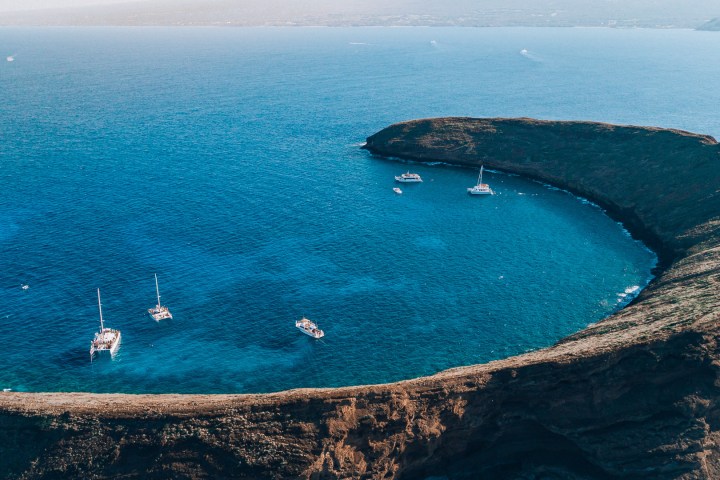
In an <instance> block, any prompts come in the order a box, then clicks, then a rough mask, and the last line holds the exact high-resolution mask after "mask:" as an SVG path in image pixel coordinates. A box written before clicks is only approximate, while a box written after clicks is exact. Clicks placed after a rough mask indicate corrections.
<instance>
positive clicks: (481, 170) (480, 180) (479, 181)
mask: <svg viewBox="0 0 720 480" xmlns="http://www.w3.org/2000/svg"><path fill="white" fill-rule="evenodd" d="M483 168H485V165H480V179H479V180H478V183H482V172H483Z"/></svg>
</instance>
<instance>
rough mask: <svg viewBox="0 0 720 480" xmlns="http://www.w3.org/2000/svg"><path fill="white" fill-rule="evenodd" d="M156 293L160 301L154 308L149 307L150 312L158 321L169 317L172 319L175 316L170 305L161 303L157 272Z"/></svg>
mask: <svg viewBox="0 0 720 480" xmlns="http://www.w3.org/2000/svg"><path fill="white" fill-rule="evenodd" d="M155 293H156V294H157V302H158V303H157V305H155V306H154V307H153V308H148V313H149V314H150V316H151V317H152V318H153V319H154V320H155V321H156V322H159V321H160V320H166V319H168V318H169V319H170V320H172V318H173V316H172V313H170V310H169V309H168V307H165V306H163V305H160V288H159V287H158V279H157V273H156V274H155Z"/></svg>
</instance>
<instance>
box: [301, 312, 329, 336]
mask: <svg viewBox="0 0 720 480" xmlns="http://www.w3.org/2000/svg"><path fill="white" fill-rule="evenodd" d="M295 326H296V327H297V328H298V330H300V331H301V332H303V333H304V334H305V335H310V336H311V337H313V338H320V337H322V336H324V335H325V332H323V331H322V330H320V329H319V328H318V326H317V325H316V324H315V322H313V321H311V320H309V319H307V318H305V317H303V318H301V319H300V320H298V321H296V322H295Z"/></svg>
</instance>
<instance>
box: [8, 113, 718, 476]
mask: <svg viewBox="0 0 720 480" xmlns="http://www.w3.org/2000/svg"><path fill="white" fill-rule="evenodd" d="M366 148H367V149H368V150H370V151H371V152H373V153H375V154H379V155H384V156H392V157H402V158H409V159H414V160H418V161H438V160H441V161H446V162H449V163H455V164H461V165H468V166H477V165H479V164H480V163H484V165H485V166H486V167H490V168H498V169H503V170H506V171H512V172H517V173H522V174H524V175H529V176H532V177H534V178H539V179H542V180H544V181H547V182H549V183H553V184H555V185H558V186H561V187H563V188H567V189H570V190H572V191H574V192H577V193H579V194H581V195H583V196H586V197H588V198H591V199H593V200H595V201H597V202H598V203H600V204H602V205H603V206H605V207H606V208H608V211H609V212H610V213H611V214H612V215H614V216H616V217H617V218H620V219H622V220H623V221H625V223H626V224H627V225H628V226H629V227H630V228H631V229H632V231H633V232H634V233H636V234H638V235H641V236H642V238H644V239H645V240H646V241H649V242H650V243H651V244H652V245H653V246H654V247H656V248H657V249H658V250H659V251H660V253H661V255H662V258H663V261H664V264H663V265H664V270H663V271H661V272H659V275H658V277H657V278H656V279H655V280H654V281H653V282H652V283H651V285H650V286H649V287H648V288H646V289H645V290H644V291H643V292H642V293H641V294H640V296H639V297H638V298H637V299H636V301H634V302H633V303H632V304H631V305H630V306H628V307H626V308H625V309H624V310H622V311H621V312H619V313H618V314H616V315H614V316H612V317H610V318H608V319H606V320H604V321H602V322H599V323H597V324H595V325H593V326H591V327H588V328H587V329H585V330H583V331H581V332H578V333H577V334H575V335H572V336H570V337H568V338H566V339H564V340H563V341H561V342H559V343H558V344H557V345H555V346H553V347H551V348H548V349H544V350H540V351H537V352H532V353H529V354H526V355H522V356H518V357H512V358H509V359H506V360H501V361H496V362H491V363H489V364H485V365H475V366H470V367H462V368H456V369H452V370H448V371H445V372H442V373H440V374H438V375H434V376H432V377H425V378H419V379H415V380H410V381H406V382H399V383H395V384H388V385H376V386H364V387H351V388H342V389H318V390H293V391H289V392H283V393H278V394H269V395H207V396H206V395H96V394H72V393H67V394H63V393H52V394H26V393H2V394H0V477H2V478H118V477H121V478H171V477H172V478H315V479H324V478H401V479H402V478H413V479H414V478H425V477H430V476H445V477H447V478H453V479H454V478H457V479H477V478H488V479H501V478H523V479H536V478H537V479H548V478H549V479H553V478H555V479H596V478H628V479H643V478H645V479H665V478H720V447H719V446H718V441H719V440H720V407H719V406H718V401H719V399H720V372H719V367H720V347H719V346H718V332H719V329H718V323H719V322H720V233H719V232H720V192H719V189H720V147H719V146H718V144H717V142H715V141H714V139H712V138H711V137H707V136H701V135H694V134H690V133H687V132H680V131H675V130H664V129H657V128H642V127H622V126H614V125H607V124H598V123H588V122H543V121H538V120H530V119H467V118H449V119H429V120H419V121H412V122H405V123H401V124H397V125H393V126H391V127H388V128H387V129H385V130H383V131H381V132H379V133H377V134H375V135H373V136H372V137H370V138H369V139H368V143H367V146H366Z"/></svg>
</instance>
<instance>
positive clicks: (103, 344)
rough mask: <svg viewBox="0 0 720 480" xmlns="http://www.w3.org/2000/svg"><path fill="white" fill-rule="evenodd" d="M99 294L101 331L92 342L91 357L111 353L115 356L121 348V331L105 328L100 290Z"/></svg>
mask: <svg viewBox="0 0 720 480" xmlns="http://www.w3.org/2000/svg"><path fill="white" fill-rule="evenodd" d="M97 293H98V310H99V311H100V331H99V332H96V333H95V338H93V341H92V342H90V357H91V358H92V357H93V355H95V352H110V354H111V355H114V354H115V352H116V351H117V349H118V347H119V346H120V330H115V329H112V328H105V323H104V322H103V316H102V303H100V289H99V288H98V290H97Z"/></svg>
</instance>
